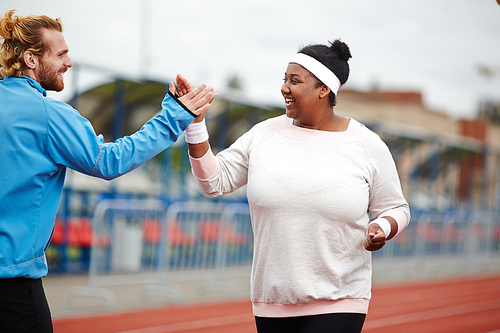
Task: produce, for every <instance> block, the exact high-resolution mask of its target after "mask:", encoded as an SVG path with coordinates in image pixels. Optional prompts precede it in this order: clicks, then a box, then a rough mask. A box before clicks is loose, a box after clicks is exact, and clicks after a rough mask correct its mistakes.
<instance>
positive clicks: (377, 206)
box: [365, 134, 410, 234]
mask: <svg viewBox="0 0 500 333" xmlns="http://www.w3.org/2000/svg"><path fill="white" fill-rule="evenodd" d="M374 135H376V134H374ZM365 149H366V151H367V154H368V156H369V159H370V162H371V167H372V173H371V179H370V180H369V186H370V198H369V206H368V210H369V212H370V216H371V219H372V220H374V219H376V218H380V217H384V216H390V217H393V218H394V219H395V220H396V222H397V223H398V234H399V233H400V232H401V231H402V230H403V229H404V228H406V227H407V225H408V223H409V221H410V209H409V206H408V203H407V201H406V199H405V198H404V196H403V191H402V189H401V182H400V180H399V175H398V172H397V169H396V163H395V162H394V159H393V158H392V155H391V152H390V151H389V148H388V147H387V145H386V144H385V143H384V142H383V141H382V140H381V139H380V137H378V135H376V138H372V139H371V140H367V141H366V142H365Z"/></svg>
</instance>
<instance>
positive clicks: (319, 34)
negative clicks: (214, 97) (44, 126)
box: [0, 0, 500, 118]
mask: <svg viewBox="0 0 500 333" xmlns="http://www.w3.org/2000/svg"><path fill="white" fill-rule="evenodd" d="M499 1H500V0H499ZM10 9H16V10H17V14H18V15H20V16H24V15H27V14H44V15H48V16H50V17H53V18H57V17H60V18H61V19H62V21H63V24H64V36H65V39H66V42H67V44H68V46H69V49H70V53H69V54H70V57H71V58H72V60H73V62H74V63H75V64H79V65H80V67H79V68H82V69H81V70H78V71H76V70H75V68H76V66H75V67H74V68H73V69H71V70H70V71H69V73H67V74H66V76H65V82H66V88H65V90H64V91H63V92H61V93H51V94H50V96H51V97H54V98H56V99H60V100H64V101H67V100H69V98H70V97H71V96H72V94H74V93H75V92H82V91H85V90H86V89H89V88H92V87H93V86H95V85H98V84H101V83H103V82H106V81H107V80H110V79H112V78H113V77H115V76H117V75H120V76H126V77H129V78H132V79H142V78H149V79H154V80H161V81H168V80H172V79H173V78H175V75H176V74H177V73H180V74H182V75H183V76H184V77H186V78H187V79H188V80H189V81H190V82H191V83H192V84H193V85H197V84H200V83H206V84H207V85H209V86H212V87H214V89H215V91H217V92H220V93H222V94H223V93H224V92H225V91H226V89H227V88H226V87H227V82H228V80H229V78H230V77H231V76H234V75H237V76H238V77H239V79H240V80H241V82H242V88H243V89H242V94H243V95H244V97H245V98H247V99H248V100H250V101H253V102H255V103H259V104H272V105H275V106H280V105H284V104H283V98H282V96H281V93H280V87H281V84H282V79H283V76H284V72H285V70H286V66H287V64H288V61H289V59H290V58H291V57H292V56H293V55H294V54H295V53H296V52H297V51H298V49H299V47H300V46H305V45H307V44H310V43H321V44H328V42H329V41H333V40H335V39H341V40H342V41H344V42H345V43H347V44H348V45H349V47H350V50H351V53H352V59H350V61H349V64H350V68H351V73H350V77H349V80H348V82H347V83H346V85H345V88H349V89H358V90H363V91H367V90H370V89H373V88H377V89H380V90H392V91H417V92H421V93H422V96H423V101H424V104H425V105H426V107H428V108H430V109H432V110H435V111H438V112H442V113H445V114H447V115H449V116H450V117H453V118H473V117H475V115H476V113H477V109H478V104H479V102H480V101H481V100H485V99H492V100H495V101H499V102H500V4H499V3H498V2H497V0H419V1H400V0H377V1H373V0H348V1H347V0H328V1H326V0H307V1H304V0H238V1H227V0H211V1H201V0H180V1H169V0H85V1H83V0H81V1H75V0H1V1H0V12H1V13H2V14H3V13H5V12H7V11H8V10H10ZM83 65H85V66H83ZM480 65H484V66H488V67H489V68H490V69H492V72H493V75H491V76H486V75H483V74H481V73H480V71H479V70H478V66H480ZM76 73H78V75H76ZM339 93H340V94H341V93H342V90H341V91H340V92H339Z"/></svg>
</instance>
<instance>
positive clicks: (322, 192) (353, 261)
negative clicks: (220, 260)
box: [191, 116, 410, 317]
mask: <svg viewBox="0 0 500 333" xmlns="http://www.w3.org/2000/svg"><path fill="white" fill-rule="evenodd" d="M191 164H192V168H193V173H194V175H195V177H196V179H197V182H198V185H199V187H200V189H201V190H202V192H203V193H205V194H208V195H211V196H219V195H222V194H225V193H230V192H232V191H234V190H236V189H238V188H240V187H242V186H244V185H247V196H248V202H249V205H250V213H251V218H252V227H253V232H254V239H255V240H254V242H255V246H254V258H253V265H252V273H251V299H252V302H253V305H254V314H255V315H256V316H263V317H286V316H296V315H310V314H318V313H333V312H357V313H366V312H367V310H368V303H369V299H370V297H371V272H372V270H371V253H370V252H369V251H367V250H366V249H365V248H364V246H363V244H364V241H365V239H366V230H367V226H368V223H369V222H370V218H371V219H372V220H373V219H375V218H377V217H379V216H382V215H384V214H385V215H390V216H392V217H394V218H395V219H396V221H397V222H398V226H399V231H398V232H400V231H401V230H402V229H404V228H405V227H406V225H407V224H408V221H409V220H410V212H409V208H408V204H407V202H406V200H405V198H404V197H403V194H402V191H401V185H400V181H399V177H398V174H397V170H396V166H395V163H394V160H393V159H392V156H391V154H390V151H389V149H388V147H387V146H386V144H385V143H384V142H383V141H382V140H381V139H380V137H379V136H378V135H377V134H375V133H374V132H372V131H371V130H369V129H368V128H366V127H365V126H364V125H362V124H360V123H359V122H357V121H355V120H354V119H351V120H350V124H349V127H348V129H347V130H346V131H345V132H327V131H316V130H310V129H305V128H301V127H297V126H294V125H292V124H291V123H290V122H289V121H287V118H286V117H285V116H280V117H276V118H272V119H268V120H266V121H263V122H261V123H259V124H257V125H255V126H254V127H253V128H252V129H251V130H249V131H248V132H247V133H245V134H244V135H242V136H241V137H240V138H239V139H238V140H236V141H235V143H234V144H232V145H231V146H230V147H229V148H227V149H225V150H224V151H222V152H220V153H219V154H218V155H217V156H214V155H213V154H212V153H211V151H209V152H208V153H207V154H206V155H205V156H203V157H202V158H200V159H194V158H191Z"/></svg>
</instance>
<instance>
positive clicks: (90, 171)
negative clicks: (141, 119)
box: [46, 92, 195, 180]
mask: <svg viewBox="0 0 500 333" xmlns="http://www.w3.org/2000/svg"><path fill="white" fill-rule="evenodd" d="M46 108H47V132H48V145H47V146H48V148H47V149H48V152H49V154H50V156H51V157H52V159H53V160H54V162H55V163H57V164H59V165H62V166H66V167H69V168H71V169H74V170H76V171H79V172H82V173H84V174H87V175H90V176H94V177H99V178H103V179H108V180H109V179H113V178H116V177H118V176H121V175H123V174H125V173H127V172H129V171H132V170H133V169H135V168H137V167H138V166H139V165H141V164H143V163H144V162H146V161H148V160H149V159H151V158H153V157H154V156H156V155H157V154H159V153H161V152H162V151H163V150H165V149H166V148H168V147H170V146H171V145H172V144H173V143H174V142H175V141H176V140H177V138H178V137H179V136H180V135H181V134H182V132H183V131H184V130H185V129H186V127H187V126H188V125H189V124H190V123H191V122H192V121H193V119H194V117H195V116H194V115H193V114H192V113H190V112H189V110H187V109H186V108H185V107H184V106H183V105H182V104H181V103H180V102H179V101H178V100H177V99H176V98H175V97H174V96H173V95H172V94H170V92H169V93H168V94H167V95H166V96H165V98H164V100H163V102H162V110H161V112H160V113H159V114H158V115H157V116H155V117H154V118H152V119H151V120H149V121H148V122H147V123H146V124H144V126H143V127H142V128H141V129H140V130H139V131H137V132H136V133H134V134H132V135H130V136H125V137H123V138H120V139H118V140H116V141H115V142H109V143H105V142H104V138H103V136H102V135H96V133H95V131H94V128H93V127H92V125H91V123H90V122H89V121H88V120H87V119H85V118H84V117H82V116H81V115H80V114H79V113H78V112H77V111H76V110H75V109H73V108H72V107H71V106H69V105H67V104H64V103H61V102H58V101H55V100H47V102H46Z"/></svg>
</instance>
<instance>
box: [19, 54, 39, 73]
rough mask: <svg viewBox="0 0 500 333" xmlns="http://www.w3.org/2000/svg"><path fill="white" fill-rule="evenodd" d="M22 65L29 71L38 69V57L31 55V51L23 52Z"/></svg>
mask: <svg viewBox="0 0 500 333" xmlns="http://www.w3.org/2000/svg"><path fill="white" fill-rule="evenodd" d="M23 58H24V63H25V64H26V67H28V68H29V69H35V68H36V67H38V63H39V62H38V56H37V55H35V54H33V52H31V51H26V52H24V57H23Z"/></svg>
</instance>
